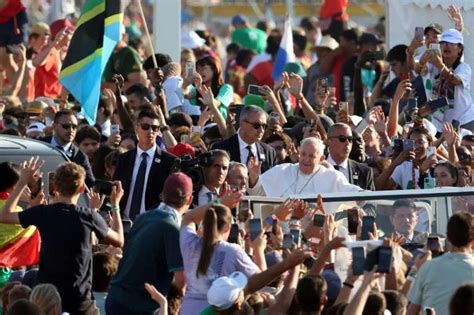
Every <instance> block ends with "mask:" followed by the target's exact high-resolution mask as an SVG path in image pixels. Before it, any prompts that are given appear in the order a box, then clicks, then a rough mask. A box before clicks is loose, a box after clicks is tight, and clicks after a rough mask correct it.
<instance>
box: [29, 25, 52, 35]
mask: <svg viewBox="0 0 474 315" xmlns="http://www.w3.org/2000/svg"><path fill="white" fill-rule="evenodd" d="M49 34H51V31H50V29H49V26H48V24H46V23H42V22H40V23H36V24H35V25H33V26H32V27H31V29H30V35H41V36H45V35H49Z"/></svg>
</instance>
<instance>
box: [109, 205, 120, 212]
mask: <svg viewBox="0 0 474 315" xmlns="http://www.w3.org/2000/svg"><path fill="white" fill-rule="evenodd" d="M110 211H112V212H120V206H112V207H110Z"/></svg>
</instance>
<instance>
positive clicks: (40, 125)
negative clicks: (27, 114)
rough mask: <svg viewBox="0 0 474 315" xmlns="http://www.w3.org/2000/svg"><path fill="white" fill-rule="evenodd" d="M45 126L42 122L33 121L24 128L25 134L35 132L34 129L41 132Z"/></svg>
mask: <svg viewBox="0 0 474 315" xmlns="http://www.w3.org/2000/svg"><path fill="white" fill-rule="evenodd" d="M45 128H46V126H45V125H44V124H43V123H40V122H34V123H32V124H30V125H29V126H28V128H27V129H26V134H29V133H31V132H35V131H38V132H43V131H44V129H45Z"/></svg>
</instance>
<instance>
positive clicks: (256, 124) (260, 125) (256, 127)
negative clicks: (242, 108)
mask: <svg viewBox="0 0 474 315" xmlns="http://www.w3.org/2000/svg"><path fill="white" fill-rule="evenodd" d="M244 121H245V122H246V123H247V124H249V125H252V127H253V128H254V129H260V128H263V130H265V129H267V127H268V125H267V124H265V123H263V124H262V123H259V122H255V123H253V122H250V121H248V120H244Z"/></svg>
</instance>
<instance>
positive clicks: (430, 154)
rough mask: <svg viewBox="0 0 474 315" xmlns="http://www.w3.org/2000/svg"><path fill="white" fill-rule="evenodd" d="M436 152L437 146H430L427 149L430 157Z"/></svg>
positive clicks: (427, 154)
mask: <svg viewBox="0 0 474 315" xmlns="http://www.w3.org/2000/svg"><path fill="white" fill-rule="evenodd" d="M434 154H436V147H433V146H431V147H428V150H426V156H427V157H430V156H432V155H434Z"/></svg>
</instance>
